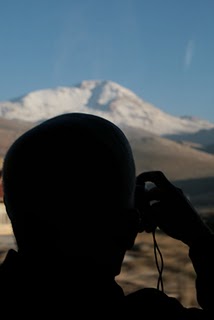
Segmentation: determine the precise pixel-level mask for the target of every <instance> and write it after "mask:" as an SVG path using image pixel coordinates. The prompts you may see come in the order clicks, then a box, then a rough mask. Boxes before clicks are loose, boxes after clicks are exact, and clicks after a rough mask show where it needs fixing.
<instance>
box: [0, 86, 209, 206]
mask: <svg viewBox="0 0 214 320" xmlns="http://www.w3.org/2000/svg"><path fill="white" fill-rule="evenodd" d="M67 112H84V113H92V114H96V115H98V116H102V117H104V118H106V119H108V120H110V121H112V122H114V123H115V124H117V125H118V126H119V127H120V128H121V129H122V130H123V131H124V133H125V134H126V136H127V137H128V139H129V141H130V144H131V146H132V149H133V154H134V158H135V162H136V169H137V173H140V172H142V171H148V170H162V171H163V172H165V174H166V175H167V176H168V178H169V179H171V180H172V181H174V182H175V183H177V185H178V186H179V187H182V188H184V191H185V192H186V193H187V194H188V195H189V196H190V197H191V198H192V199H193V201H194V204H196V205H199V206H200V205H203V206H205V205H206V206H213V207H214V154H213V152H214V123H211V122H209V121H207V120H203V119H197V118H194V117H175V116H172V115H170V114H167V113H165V112H163V111H162V110H160V109H158V108H156V107H155V106H153V105H152V104H150V103H148V102H145V101H143V100H142V99H141V98H140V97H138V96H137V95H135V94H134V93H133V92H132V91H130V90H129V89H127V88H124V87H122V86H120V85H119V84H117V83H114V82H111V81H98V80H89V81H83V82H82V83H80V84H78V85H76V86H72V87H58V88H55V89H46V90H40V91H35V92H31V93H29V94H27V95H25V96H23V97H21V98H17V99H13V100H11V101H5V102H0V157H1V158H3V157H4V155H5V152H6V150H7V148H8V147H9V145H10V144H11V143H12V142H13V141H14V140H15V139H16V138H17V137H18V136H19V135H20V134H22V133H23V132H25V131H26V130H28V129H29V128H31V127H33V126H34V125H36V124H37V123H39V122H41V121H44V120H45V119H48V118H50V117H53V116H55V115H58V114H61V113H67Z"/></svg>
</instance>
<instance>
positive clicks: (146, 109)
mask: <svg viewBox="0 0 214 320" xmlns="http://www.w3.org/2000/svg"><path fill="white" fill-rule="evenodd" d="M67 112H85V113H92V114H96V115H99V116H102V117H105V118H107V119H109V120H110V121H112V122H114V123H116V124H117V125H118V126H120V127H123V126H124V125H125V126H131V127H139V128H141V129H144V130H147V131H149V132H152V133H155V134H158V135H167V134H182V133H194V132H197V131H199V130H203V129H211V128H214V123H210V122H209V121H206V120H203V119H196V118H191V117H175V116H172V115H170V114H168V113H165V112H163V111H162V110H160V109H158V108H156V107H155V106H153V105H152V104H150V103H148V102H145V101H144V100H142V99H141V98H140V97H138V96H137V95H136V94H134V93H133V92H132V91H130V90H129V89H127V88H125V87H122V86H120V85H119V84H117V83H114V82H112V81H99V80H89V81H83V82H81V83H80V84H79V85H76V86H73V87H57V88H54V89H46V90H39V91H34V92H31V93H29V94H27V95H25V96H23V97H21V98H18V99H13V100H10V101H3V102H0V117H3V118H6V119H20V120H25V121H31V122H40V121H43V120H45V119H47V118H50V117H53V116H56V115H58V114H60V113H67Z"/></svg>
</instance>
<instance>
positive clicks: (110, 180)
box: [3, 113, 137, 259]
mask: <svg viewBox="0 0 214 320" xmlns="http://www.w3.org/2000/svg"><path fill="white" fill-rule="evenodd" d="M3 188H4V200H5V205H6V209H7V213H8V215H9V217H10V219H11V222H12V226H13V230H14V234H15V237H16V240H17V244H18V248H19V250H20V251H22V252H24V253H26V254H30V253H31V252H35V251H37V250H38V251H39V252H40V254H41V252H42V251H44V252H47V250H52V249H53V251H54V250H56V248H57V250H58V251H59V252H63V254H67V255H69V254H83V255H84V254H85V255H86V256H91V254H94V255H95V256H96V257H97V259H100V256H102V254H104V252H103V253H102V252H101V251H102V250H103V251H106V250H107V251H108V248H110V249H109V254H111V252H112V249H113V250H114V251H115V252H116V251H117V253H118V252H119V251H121V252H120V253H121V255H122V250H123V249H124V250H125V249H127V248H130V247H131V246H132V245H133V241H134V238H135V236H136V234H137V227H136V223H137V217H136V215H135V212H134V211H133V212H132V209H133V207H134V203H133V202H134V190H135V164H134V159H133V155H132V150H131V148H130V145H129V142H128V140H127V139H126V137H125V135H124V133H123V132H122V131H121V130H120V129H119V128H118V127H117V126H116V125H114V124H113V123H111V122H109V121H108V120H105V119H103V118H101V117H97V116H94V115H90V114H82V113H68V114H62V115H59V116H56V117H54V118H51V119H49V120H46V121H44V122H42V123H41V124H39V125H37V126H35V127H34V128H32V129H30V130H29V131H27V132H26V133H24V134H23V135H22V136H21V137H19V138H18V139H17V140H16V141H15V142H14V143H13V144H12V146H11V147H10V148H9V150H8V152H7V154H6V157H5V160H4V164H3ZM80 247H81V250H82V253H80ZM93 250H96V254H95V253H94V252H93Z"/></svg>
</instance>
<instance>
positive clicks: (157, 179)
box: [136, 171, 175, 189]
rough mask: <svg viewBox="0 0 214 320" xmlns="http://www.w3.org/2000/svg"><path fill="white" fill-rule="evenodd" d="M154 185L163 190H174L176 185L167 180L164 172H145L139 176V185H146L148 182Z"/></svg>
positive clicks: (137, 180)
mask: <svg viewBox="0 0 214 320" xmlns="http://www.w3.org/2000/svg"><path fill="white" fill-rule="evenodd" d="M149 181H150V182H152V183H154V184H155V185H156V186H157V187H158V188H161V189H174V188H175V187H174V185H173V184H172V183H171V182H170V181H169V180H168V179H167V178H166V176H165V175H164V174H163V172H162V171H145V172H142V173H140V174H139V175H138V176H137V179H136V182H137V184H145V183H146V182H149Z"/></svg>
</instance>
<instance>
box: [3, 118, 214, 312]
mask: <svg viewBox="0 0 214 320" xmlns="http://www.w3.org/2000/svg"><path fill="white" fill-rule="evenodd" d="M32 126H33V124H32V123H26V122H21V121H18V122H17V121H9V120H5V119H1V118H0V169H1V165H2V160H3V157H4V155H5V152H6V150H7V148H8V147H9V145H10V144H11V143H12V142H13V141H14V139H16V138H17V137H18V136H19V135H20V134H21V133H22V132H24V131H25V130H27V129H29V128H30V127H32ZM124 132H125V133H126V135H127V137H128V138H129V141H130V143H131V146H132V148H133V153H134V157H135V161H136V169H137V174H138V173H140V172H142V171H147V170H162V171H163V172H165V174H166V175H167V176H168V178H169V179H170V180H171V181H173V183H175V184H176V185H177V186H179V187H181V188H182V189H183V190H184V192H185V193H186V194H187V196H188V197H189V198H190V200H191V201H192V203H193V204H194V206H195V207H196V209H197V210H198V212H199V214H200V215H201V216H202V217H203V218H204V219H205V220H206V221H207V222H208V223H209V224H210V226H211V227H212V228H214V155H213V154H212V153H208V152H203V151H200V150H199V149H195V148H194V147H192V146H191V144H187V143H185V142H184V141H180V142H175V141H171V140H169V139H165V138H161V137H158V136H156V135H152V134H150V133H148V132H144V131H143V130H141V129H138V130H137V129H131V128H124ZM0 205H1V207H0V210H1V211H4V210H5V209H4V206H3V203H0ZM1 211H0V216H1ZM2 216H3V215H2ZM156 240H157V243H158V246H159V249H160V251H161V253H162V257H163V263H164V268H163V274H162V278H163V285H164V291H165V292H166V293H167V294H169V295H171V296H174V297H177V298H178V299H179V300H180V301H181V302H182V303H183V304H184V305H186V306H197V300H196V292H195V283H194V280H195V273H194V270H193V268H192V265H191V262H190V259H189V257H188V248H187V247H186V246H185V245H183V244H182V243H180V242H179V241H176V240H173V239H171V238H169V237H167V236H165V235H164V234H163V233H161V232H160V231H159V230H157V232H156ZM9 248H16V244H15V241H14V237H13V232H12V229H11V226H10V223H9V222H8V221H5V218H4V219H2V220H1V222H0V262H1V261H2V260H3V259H4V257H5V254H6V253H7V250H8V249H9ZM160 264H161V258H160V256H159V255H158V265H160ZM117 281H118V283H120V284H121V286H122V287H123V289H124V291H125V292H126V293H128V292H132V291H133V290H135V289H138V288H142V287H157V281H158V269H157V265H156V262H155V252H154V244H153V237H152V234H148V233H140V234H139V235H138V237H137V239H136V244H135V246H134V247H133V249H132V250H130V251H128V252H127V254H126V257H125V260H124V263H123V266H122V271H121V274H120V275H119V276H118V277H117Z"/></svg>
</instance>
